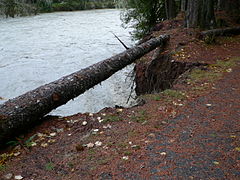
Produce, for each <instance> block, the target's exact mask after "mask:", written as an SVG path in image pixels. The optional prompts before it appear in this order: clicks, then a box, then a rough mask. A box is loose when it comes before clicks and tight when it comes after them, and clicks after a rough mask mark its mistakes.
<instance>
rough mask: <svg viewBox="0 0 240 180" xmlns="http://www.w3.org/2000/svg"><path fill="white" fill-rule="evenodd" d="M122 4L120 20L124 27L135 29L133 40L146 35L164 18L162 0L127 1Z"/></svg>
mask: <svg viewBox="0 0 240 180" xmlns="http://www.w3.org/2000/svg"><path fill="white" fill-rule="evenodd" d="M124 4H125V10H124V11H123V12H122V15H121V19H122V21H123V23H124V24H125V25H129V24H130V26H132V27H134V28H135V31H134V32H133V37H134V38H135V39H141V38H142V37H144V36H145V35H147V34H148V33H149V32H150V31H151V29H152V28H153V27H154V25H156V23H158V22H161V21H162V20H163V19H165V18H166V17H165V8H164V1H163V0H128V1H126V2H125V3H124Z"/></svg>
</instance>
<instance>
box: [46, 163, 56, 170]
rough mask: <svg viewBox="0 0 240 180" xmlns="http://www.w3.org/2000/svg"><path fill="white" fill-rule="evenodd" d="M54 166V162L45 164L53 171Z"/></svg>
mask: <svg viewBox="0 0 240 180" xmlns="http://www.w3.org/2000/svg"><path fill="white" fill-rule="evenodd" d="M54 167H55V165H54V164H53V163H52V162H49V163H47V164H46V165H45V169H46V170H47V171H52V170H54Z"/></svg>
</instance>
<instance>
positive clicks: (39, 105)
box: [0, 35, 170, 145]
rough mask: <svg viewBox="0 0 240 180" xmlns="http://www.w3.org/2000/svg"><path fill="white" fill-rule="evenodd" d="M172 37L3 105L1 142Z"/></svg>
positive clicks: (72, 75)
mask: <svg viewBox="0 0 240 180" xmlns="http://www.w3.org/2000/svg"><path fill="white" fill-rule="evenodd" d="M169 38H170V37H169V36H168V35H162V36H160V37H157V38H153V39H151V40H149V41H147V42H145V43H143V44H140V45H138V46H135V47H134V48H131V49H128V50H126V51H125V52H123V53H120V54H118V55H116V56H113V57H111V58H109V59H106V60H104V61H101V62H99V63H96V64H94V65H92V66H89V67H88V68H85V69H82V70H80V71H78V72H75V73H73V74H70V75H68V76H65V77H63V78H61V79H59V80H56V81H54V82H51V83H49V84H46V85H43V86H41V87H39V88H37V89H35V90H32V91H29V92H27V93H26V94H23V95H21V96H19V97H16V98H14V99H11V100H9V101H7V102H5V103H4V104H3V105H0V144H2V145H3V142H4V141H5V140H7V139H9V138H11V137H13V136H16V135H18V134H19V133H21V132H23V131H24V130H27V129H28V128H29V127H31V126H32V125H34V124H35V123H36V122H38V121H39V119H40V118H42V117H43V116H45V115H46V114H48V113H49V112H50V111H52V110H53V109H55V108H57V107H59V106H61V105H63V104H66V103H67V102H68V101H69V100H71V99H73V98H75V97H77V96H79V95H80V94H82V93H84V92H85V91H86V90H88V89H90V88H92V87H93V86H95V85H97V84H99V83H100V82H102V81H104V80H106V79H107V78H109V77H110V76H111V75H113V74H114V73H115V72H117V71H119V70H121V69H122V68H124V67H126V66H127V65H129V64H131V63H133V62H134V61H135V60H136V59H139V58H140V57H142V56H143V55H145V54H146V53H148V52H150V51H151V50H153V49H155V48H156V47H158V46H164V45H165V43H166V42H167V41H168V40H169Z"/></svg>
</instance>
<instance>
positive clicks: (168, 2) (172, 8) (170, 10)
mask: <svg viewBox="0 0 240 180" xmlns="http://www.w3.org/2000/svg"><path fill="white" fill-rule="evenodd" d="M165 7H166V17H167V19H173V18H175V17H176V4H175V1H174V0H165Z"/></svg>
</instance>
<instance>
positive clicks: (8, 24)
mask: <svg viewBox="0 0 240 180" xmlns="http://www.w3.org/2000/svg"><path fill="white" fill-rule="evenodd" d="M129 31H130V29H124V28H122V27H121V20H120V11H119V10H91V11H77V12H57V13H47V14H40V15H37V16H31V17H18V18H8V19H5V18H1V19H0V97H2V98H3V99H1V100H0V103H3V102H4V101H6V100H7V99H10V98H14V97H16V96H19V95H21V94H23V93H25V92H27V91H29V90H32V89H35V88H37V87H38V86H40V85H43V84H46V83H49V82H51V81H54V80H56V79H59V78H61V77H62V76H64V75H68V74H70V73H72V72H75V71H78V70H80V69H82V68H85V67H87V66H89V65H91V64H93V63H96V62H98V61H101V60H104V59H106V58H108V57H111V56H113V55H115V54H118V53H120V52H122V51H124V47H122V45H121V44H120V43H119V42H118V41H117V39H116V38H115V37H114V36H113V34H112V32H113V33H115V34H116V35H118V37H119V38H120V39H122V40H123V41H124V42H125V44H127V45H128V46H132V45H133V42H132V41H131V38H130V34H129ZM132 70H133V65H130V66H128V67H126V68H125V69H123V70H121V71H119V72H117V73H116V74H114V75H113V76H112V77H111V78H109V79H108V80H106V81H104V82H103V83H101V85H97V86H95V87H94V88H93V89H91V90H89V91H87V92H86V93H84V94H83V95H80V96H79V97H78V98H76V99H74V100H73V101H70V102H69V103H67V104H66V105H64V106H62V107H60V108H58V109H56V110H54V111H53V112H51V114H55V115H71V114H75V113H78V112H97V111H99V110H101V109H102V108H104V107H113V106H115V105H119V106H131V105H133V104H135V103H136V102H135V100H134V99H130V101H129V103H126V102H127V99H128V97H129V94H130V90H131V89H130V84H131V79H130V78H127V76H128V74H129V73H130V72H131V71H132ZM133 96H134V94H133Z"/></svg>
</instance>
